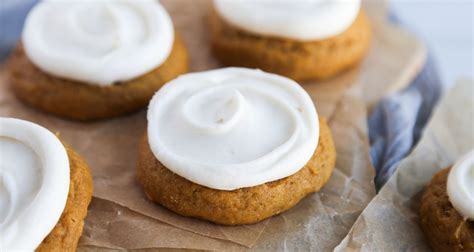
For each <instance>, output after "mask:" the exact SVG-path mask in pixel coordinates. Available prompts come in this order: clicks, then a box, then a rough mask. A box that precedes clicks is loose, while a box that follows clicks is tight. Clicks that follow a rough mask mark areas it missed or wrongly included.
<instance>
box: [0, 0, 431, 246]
mask: <svg viewBox="0 0 474 252" xmlns="http://www.w3.org/2000/svg"><path fill="white" fill-rule="evenodd" d="M163 2H164V5H165V7H166V8H167V9H168V11H169V12H170V14H171V16H172V17H173V19H174V22H175V26H176V29H177V31H178V32H179V33H181V34H182V36H183V37H184V39H185V42H186V44H187V46H188V48H189V51H190V54H191V70H192V71H202V70H207V69H212V68H218V67H220V65H219V64H218V63H217V62H216V60H215V59H214V58H213V57H212V55H211V53H210V50H209V41H208V40H209V39H208V36H207V33H208V30H207V23H206V22H207V20H206V15H207V12H208V9H209V6H210V5H209V1H206V0H201V1H186V0H179V1H178V0H168V1H163ZM367 9H368V10H369V12H370V10H371V9H375V10H379V11H380V10H381V9H383V8H381V7H377V6H375V7H374V6H369V7H367ZM371 13H373V14H372V15H371V17H372V19H373V29H374V33H375V34H374V40H373V46H372V49H371V51H370V53H369V55H368V57H367V58H366V60H365V62H364V63H363V64H362V65H361V67H360V68H359V69H354V70H351V71H349V72H347V73H345V74H342V75H341V76H339V77H337V78H334V79H332V80H329V81H325V83H306V84H304V87H305V88H306V90H307V91H308V92H309V93H310V94H311V96H312V98H313V100H314V101H315V104H316V107H317V109H318V112H319V114H320V115H321V116H324V117H326V118H328V121H329V125H330V127H331V129H332V131H333V134H334V138H335V142H336V148H337V163H336V169H335V170H334V174H333V175H332V177H331V179H330V181H329V182H328V184H327V185H326V186H325V187H324V188H323V189H322V191H321V192H319V193H315V194H311V195H310V196H308V197H306V198H305V199H304V200H303V201H301V202H300V203H299V204H298V205H296V206H295V207H293V208H292V209H290V210H289V211H287V212H285V213H283V214H280V215H278V216H275V217H273V218H270V219H268V220H266V221H263V222H260V223H258V224H255V225H245V226H237V227H226V226H219V225H214V224H211V223H208V222H205V221H200V220H195V219H191V218H184V217H180V216H178V215H176V214H174V213H172V212H170V211H168V210H166V209H165V208H163V207H161V206H159V205H155V204H153V203H151V202H149V201H148V200H146V198H145V196H144V194H143V193H142V190H141V189H140V186H139V185H138V183H137V181H136V179H135V165H136V164H135V163H136V157H137V145H138V141H139V139H140V137H141V136H142V134H143V133H144V130H145V124H146V120H145V111H144V110H142V111H140V112H137V113H135V114H132V115H129V116H123V117H120V118H115V119H110V120H103V121H97V122H91V123H81V122H74V121H68V120H62V119H60V118H57V117H54V116H51V115H47V114H44V113H41V112H38V111H35V110H34V109H32V108H29V107H26V106H25V105H23V104H21V103H20V102H19V101H17V100H16V98H15V97H14V96H13V94H12V93H11V90H10V89H9V85H8V80H7V78H6V75H7V74H8V73H7V72H6V70H5V68H3V70H2V71H1V72H0V115H2V116H11V117H16V118H22V119H26V120H30V121H33V122H36V123H39V124H41V125H43V126H45V127H47V128H49V129H50V130H52V131H55V132H59V133H60V134H61V138H62V139H64V140H65V141H66V142H68V143H69V144H70V145H71V146H73V147H74V148H75V149H76V150H77V152H79V153H80V154H81V155H82V156H83V157H84V158H85V159H86V160H87V162H88V163H89V165H90V168H91V170H92V174H93V177H94V199H93V201H92V204H91V206H90V207H89V212H88V217H87V219H86V223H85V227H84V232H83V236H82V238H81V240H80V247H79V248H80V249H82V250H95V249H97V248H100V249H106V248H109V249H119V248H125V249H150V248H155V249H156V248H161V249H163V248H178V249H184V248H186V249H206V250H223V249H233V250H240V249H248V248H253V249H271V250H293V249H295V248H299V249H309V248H313V249H317V250H330V249H332V248H334V247H335V246H336V245H337V244H338V243H339V242H340V241H341V240H342V239H343V238H344V236H345V235H346V234H347V232H348V231H349V229H350V228H351V226H352V224H353V223H354V221H355V220H356V218H357V216H358V215H359V214H360V212H361V211H362V210H363V209H364V207H365V206H366V205H367V204H368V202H369V201H370V200H371V199H372V197H373V196H374V193H375V192H374V185H373V181H372V180H373V176H374V172H373V167H372V165H371V164H370V160H369V153H368V149H369V144H368V141H367V125H366V106H367V105H370V104H372V103H373V102H375V101H377V100H378V99H380V97H381V95H382V94H385V93H387V92H391V91H393V90H395V89H397V88H400V87H402V86H403V85H404V84H406V82H407V80H408V79H409V77H411V76H412V75H413V74H415V73H416V71H417V69H418V68H417V66H418V65H419V64H421V62H422V61H423V56H424V50H423V48H422V47H421V46H420V44H419V43H418V42H417V41H416V40H414V38H413V37H411V36H410V35H409V34H407V33H405V32H403V31H401V30H399V29H397V28H395V27H391V26H387V25H385V24H384V23H382V21H381V20H382V17H384V14H383V13H376V12H373V11H372V12H371Z"/></svg>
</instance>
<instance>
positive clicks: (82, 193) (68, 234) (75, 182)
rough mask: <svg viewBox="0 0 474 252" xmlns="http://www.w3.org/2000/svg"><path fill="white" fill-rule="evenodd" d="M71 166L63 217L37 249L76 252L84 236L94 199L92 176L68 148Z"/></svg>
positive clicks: (82, 161)
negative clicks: (89, 207)
mask: <svg viewBox="0 0 474 252" xmlns="http://www.w3.org/2000/svg"><path fill="white" fill-rule="evenodd" d="M66 150H67V154H68V157H69V164H70V169H71V171H70V179H71V182H70V185H69V193H68V197H67V201H66V207H65V208H64V211H63V213H62V214H61V217H60V219H59V221H58V223H57V224H56V226H55V227H54V228H53V230H52V231H51V233H49V235H48V236H47V237H46V238H45V239H44V240H43V242H42V243H41V244H40V246H39V247H38V248H37V249H36V251H38V252H42V251H76V247H77V243H78V241H79V238H80V237H81V234H82V228H83V226H84V219H85V218H86V215H87V208H88V206H89V203H90V202H91V199H92V176H91V174H90V172H89V167H88V166H87V164H86V162H85V161H84V160H83V159H82V158H81V157H80V156H79V155H78V154H77V153H76V152H74V151H73V150H72V149H71V148H69V147H67V146H66Z"/></svg>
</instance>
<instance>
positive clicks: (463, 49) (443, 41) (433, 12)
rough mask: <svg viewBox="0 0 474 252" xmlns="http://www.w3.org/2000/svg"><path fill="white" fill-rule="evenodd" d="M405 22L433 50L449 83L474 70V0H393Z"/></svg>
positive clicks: (442, 75)
mask: <svg viewBox="0 0 474 252" xmlns="http://www.w3.org/2000/svg"><path fill="white" fill-rule="evenodd" d="M390 7H391V9H392V11H393V12H394V13H396V15H397V16H398V17H399V19H400V20H401V21H402V23H403V24H404V25H405V26H406V27H408V28H409V29H411V30H412V31H413V32H415V33H416V34H417V35H418V36H419V37H420V38H421V39H422V40H424V41H425V42H426V44H427V45H428V47H429V48H430V49H431V50H432V52H433V54H434V56H435V59H436V62H437V65H438V68H439V71H440V77H441V80H442V81H443V83H444V84H445V85H446V86H450V85H452V84H453V83H454V82H455V81H456V80H457V79H459V78H460V77H464V78H466V77H467V78H471V79H472V78H473V74H474V63H473V62H474V51H473V50H474V49H473V47H474V46H473V45H474V28H473V26H474V1H472V0H414V1H407V0H391V2H390Z"/></svg>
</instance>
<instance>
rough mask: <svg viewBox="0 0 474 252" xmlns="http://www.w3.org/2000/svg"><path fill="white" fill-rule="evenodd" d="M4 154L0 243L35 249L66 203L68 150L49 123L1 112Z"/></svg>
mask: <svg viewBox="0 0 474 252" xmlns="http://www.w3.org/2000/svg"><path fill="white" fill-rule="evenodd" d="M0 160H1V162H0V237H1V238H0V239H1V245H0V247H1V248H2V249H4V250H5V251H11V250H29V251H33V250H35V249H36V248H37V247H38V245H39V244H40V243H41V242H42V241H43V239H44V238H45V237H46V236H47V235H48V234H49V233H50V232H51V230H52V229H53V228H54V226H55V225H56V223H57V222H58V220H59V218H60V216H61V214H62V212H63V210H64V207H65V205H66V200H67V195H68V192H69V159H68V156H67V153H66V150H65V149H64V147H63V145H62V144H61V142H60V141H59V140H58V139H57V138H56V136H55V135H53V134H52V133H51V132H49V131H48V130H47V129H45V128H43V127H41V126H39V125H36V124H34V123H30V122H27V121H23V120H18V119H13V118H1V117H0Z"/></svg>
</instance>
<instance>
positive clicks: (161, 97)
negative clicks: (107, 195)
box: [137, 68, 336, 225]
mask: <svg viewBox="0 0 474 252" xmlns="http://www.w3.org/2000/svg"><path fill="white" fill-rule="evenodd" d="M335 160H336V151H335V147H334V142H333V139H332V135H331V131H330V129H329V127H328V125H327V124H326V122H325V120H324V119H318V117H317V113H316V110H315V107H314V104H313V102H312V101H311V98H310V97H309V95H308V94H307V93H306V91H304V89H302V88H301V86H300V85H299V84H297V83H296V82H294V81H292V80H290V79H288V78H285V77H281V76H278V75H275V74H269V73H265V72H261V71H259V70H252V69H244V68H224V69H218V70H212V71H207V72H202V73H193V74H186V75H183V76H181V77H178V78H177V79H175V80H173V81H171V82H169V83H168V84H166V85H165V86H163V88H162V89H160V91H158V92H157V93H156V94H155V96H154V98H153V99H152V101H151V103H150V105H149V107H148V130H147V132H146V134H145V137H144V138H143V140H142V142H141V144H140V149H139V157H138V168H137V169H138V175H137V177H138V181H139V182H140V183H141V184H142V186H143V189H144V191H145V194H146V195H147V197H148V198H149V199H150V200H152V201H154V202H157V203H159V204H161V205H163V206H165V207H167V208H168V209H170V210H172V211H174V212H176V213H178V214H180V215H183V216H190V217H196V218H200V219H204V220H208V221H211V222H214V223H218V224H224V225H242V224H251V223H255V222H258V221H261V220H263V219H266V218H268V217H271V216H273V215H276V214H278V213H281V212H283V211H286V210H287V209H289V208H291V207H292V206H294V205H295V204H297V203H298V202H299V201H300V200H301V199H302V198H304V197H305V196H306V195H308V194H309V193H312V192H316V191H319V190H320V188H321V187H322V186H323V185H324V184H325V183H326V182H327V181H328V179H329V177H330V175H331V173H332V171H333V168H334V166H335Z"/></svg>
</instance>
